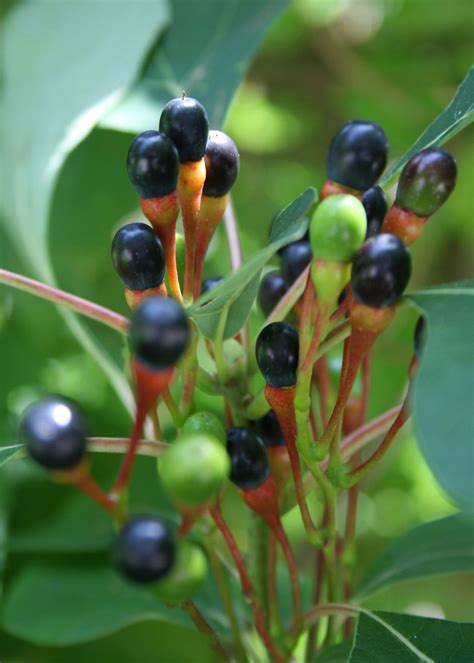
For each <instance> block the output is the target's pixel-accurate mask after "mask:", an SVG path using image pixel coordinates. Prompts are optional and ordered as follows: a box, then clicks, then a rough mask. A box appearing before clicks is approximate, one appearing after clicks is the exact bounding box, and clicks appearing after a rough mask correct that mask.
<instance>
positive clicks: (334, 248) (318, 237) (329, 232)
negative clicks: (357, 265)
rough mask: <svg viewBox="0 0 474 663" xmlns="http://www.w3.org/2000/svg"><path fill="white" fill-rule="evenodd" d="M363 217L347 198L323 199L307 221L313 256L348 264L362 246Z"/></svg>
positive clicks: (354, 200) (360, 208) (353, 200)
mask: <svg viewBox="0 0 474 663" xmlns="http://www.w3.org/2000/svg"><path fill="white" fill-rule="evenodd" d="M366 232H367V216H366V213H365V209H364V206H363V205H362V203H361V202H360V200H358V199H357V198H355V196H351V195H348V194H343V193H341V194H337V195H334V196H329V197H328V198H325V200H323V201H322V202H321V203H320V204H319V205H318V206H317V208H316V211H315V212H314V214H313V218H312V219H311V223H310V229H309V236H310V240H311V246H312V248H313V255H314V256H315V257H316V258H322V259H323V260H329V261H331V262H349V261H350V260H352V258H353V257H354V254H355V253H356V252H357V251H358V250H359V248H360V247H361V246H362V244H363V243H364V239H365V235H366Z"/></svg>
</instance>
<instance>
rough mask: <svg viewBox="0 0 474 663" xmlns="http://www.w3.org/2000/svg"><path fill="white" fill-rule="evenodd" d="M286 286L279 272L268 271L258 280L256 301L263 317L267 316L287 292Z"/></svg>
mask: <svg viewBox="0 0 474 663" xmlns="http://www.w3.org/2000/svg"><path fill="white" fill-rule="evenodd" d="M287 290H288V286H287V285H286V281H285V279H284V278H283V276H282V275H281V274H280V272H269V273H268V274H266V275H265V276H264V277H263V279H262V280H261V281H260V287H259V289H258V303H259V306H260V308H261V309H262V313H263V315H264V316H265V317H268V316H269V315H270V313H271V312H272V311H273V309H274V308H275V306H276V305H277V304H278V302H279V301H280V299H281V298H282V297H283V295H284V294H285V293H286V292H287Z"/></svg>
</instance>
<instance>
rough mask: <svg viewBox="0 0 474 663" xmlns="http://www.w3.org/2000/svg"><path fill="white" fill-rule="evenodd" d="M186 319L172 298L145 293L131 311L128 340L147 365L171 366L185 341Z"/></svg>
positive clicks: (187, 322) (186, 339) (161, 368)
mask: <svg viewBox="0 0 474 663" xmlns="http://www.w3.org/2000/svg"><path fill="white" fill-rule="evenodd" d="M189 334H190V331H189V321H188V317H187V314H186V312H185V311H184V309H183V308H182V307H181V306H180V305H179V304H177V303H176V302H175V301H174V299H170V298H166V297H149V298H148V299H145V300H144V301H143V302H142V303H141V304H140V305H139V306H138V308H137V309H136V311H135V312H134V314H133V317H132V322H131V328H130V341H131V345H132V349H133V352H134V354H135V356H136V357H137V359H138V360H139V361H140V362H141V363H142V364H143V365H144V366H146V367H147V368H150V369H152V370H157V371H159V370H163V369H166V368H171V366H173V365H174V364H175V363H176V362H177V361H178V359H180V358H181V356H182V355H183V353H184V351H185V350H186V347H187V345H188V341H189Z"/></svg>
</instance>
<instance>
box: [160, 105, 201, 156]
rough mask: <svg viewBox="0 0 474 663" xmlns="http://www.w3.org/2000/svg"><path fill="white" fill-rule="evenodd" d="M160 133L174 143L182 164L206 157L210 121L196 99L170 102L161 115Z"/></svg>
mask: <svg viewBox="0 0 474 663" xmlns="http://www.w3.org/2000/svg"><path fill="white" fill-rule="evenodd" d="M160 131H161V132H163V133H164V134H166V135H167V136H168V138H170V139H171V140H172V141H173V143H174V145H175V147H176V149H177V150H178V155H179V160H180V161H181V163H188V162H189V161H199V160H200V159H202V157H203V156H204V153H205V151H206V145H207V137H208V134H209V121H208V119H207V113H206V111H205V109H204V107H203V106H201V104H200V103H199V101H197V100H196V99H193V98H192V97H179V98H178V99H172V100H171V101H169V102H168V103H167V104H166V106H165V107H164V109H163V112H162V113H161V117H160Z"/></svg>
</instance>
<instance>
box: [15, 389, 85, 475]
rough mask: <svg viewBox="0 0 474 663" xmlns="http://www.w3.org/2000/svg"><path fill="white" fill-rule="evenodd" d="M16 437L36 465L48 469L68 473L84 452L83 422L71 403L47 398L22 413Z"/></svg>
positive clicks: (56, 398)
mask: <svg viewBox="0 0 474 663" xmlns="http://www.w3.org/2000/svg"><path fill="white" fill-rule="evenodd" d="M20 436H21V438H22V440H23V442H24V443H25V445H26V450H27V451H28V453H29V455H30V456H31V457H32V458H33V460H35V461H36V462H37V463H38V464H39V465H42V466H43V467H45V468H46V469H48V470H69V469H72V468H73V467H75V466H76V465H77V464H78V463H79V461H80V460H81V459H82V457H83V456H84V454H85V452H86V444H87V441H86V436H87V422H86V419H85V417H84V415H83V414H82V412H80V410H79V409H78V408H77V407H76V406H75V405H74V404H73V403H71V402H70V401H68V400H66V399H63V398H59V397H56V396H55V397H53V396H50V397H47V398H43V399H41V400H40V401H38V402H37V403H34V404H33V405H30V407H29V408H28V409H27V410H26V412H25V414H24V415H23V418H22V421H21V424H20Z"/></svg>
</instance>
